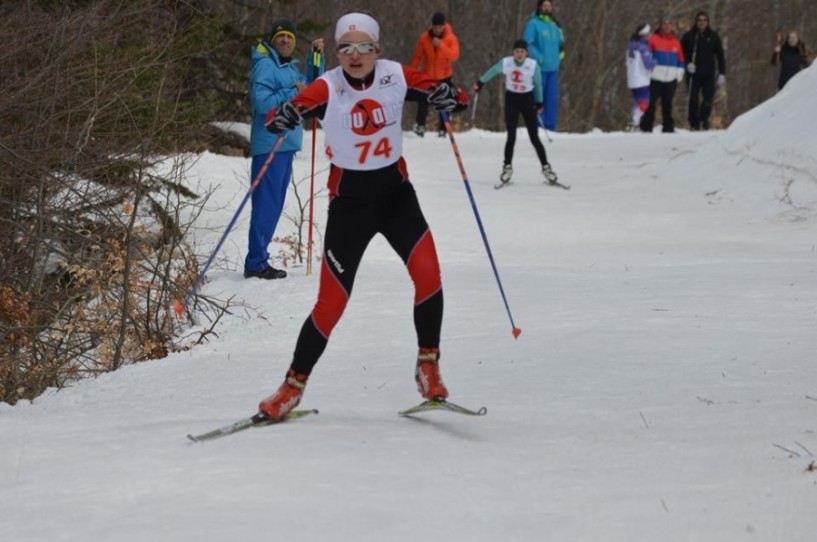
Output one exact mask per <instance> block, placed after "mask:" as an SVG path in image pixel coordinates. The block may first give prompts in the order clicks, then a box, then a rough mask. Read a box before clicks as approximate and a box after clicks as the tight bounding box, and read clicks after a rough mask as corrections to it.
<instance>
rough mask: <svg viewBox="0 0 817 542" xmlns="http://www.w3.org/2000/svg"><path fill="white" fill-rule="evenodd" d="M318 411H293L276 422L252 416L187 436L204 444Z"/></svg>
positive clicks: (260, 416)
mask: <svg viewBox="0 0 817 542" xmlns="http://www.w3.org/2000/svg"><path fill="white" fill-rule="evenodd" d="M317 413H318V411H317V410H315V409H311V410H293V411H292V412H290V413H289V415H287V417H286V418H284V419H282V420H280V421H275V420H273V419H271V418H268V417H267V416H265V415H263V414H260V413H259V414H256V415H255V416H251V417H249V418H244V419H243V420H238V421H237V422H235V423H231V424H230V425H225V426H224V427H219V428H218V429H214V430H213V431H209V432H207V433H202V434H201V435H187V438H189V439H190V440H192V441H193V442H204V441H206V440H214V439H217V438H221V437H226V436H227V435H232V434H234V433H238V432H239V431H243V430H245V429H249V428H250V427H261V426H264V425H275V424H278V423H284V422H288V421H290V420H297V419H298V418H303V417H304V416H309V415H310V414H317Z"/></svg>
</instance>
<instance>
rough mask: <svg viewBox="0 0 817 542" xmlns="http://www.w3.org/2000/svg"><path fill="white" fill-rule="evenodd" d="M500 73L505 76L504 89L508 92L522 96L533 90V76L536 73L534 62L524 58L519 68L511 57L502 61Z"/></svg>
mask: <svg viewBox="0 0 817 542" xmlns="http://www.w3.org/2000/svg"><path fill="white" fill-rule="evenodd" d="M502 72H503V73H504V74H505V88H506V89H507V90H508V91H509V92H516V93H517V94H524V93H526V92H531V91H532V90H533V76H534V74H535V73H536V61H535V60H533V59H532V58H526V59H525V61H524V62H523V63H522V65H521V66H519V65H518V64H517V63H516V60H515V59H514V57H512V56H506V57H505V58H504V59H503V61H502Z"/></svg>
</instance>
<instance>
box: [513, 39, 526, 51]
mask: <svg viewBox="0 0 817 542" xmlns="http://www.w3.org/2000/svg"><path fill="white" fill-rule="evenodd" d="M513 48H514V49H524V50H526V51H527V50H528V42H526V41H525V40H516V41H515V42H513Z"/></svg>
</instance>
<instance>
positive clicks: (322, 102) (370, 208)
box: [291, 66, 468, 376]
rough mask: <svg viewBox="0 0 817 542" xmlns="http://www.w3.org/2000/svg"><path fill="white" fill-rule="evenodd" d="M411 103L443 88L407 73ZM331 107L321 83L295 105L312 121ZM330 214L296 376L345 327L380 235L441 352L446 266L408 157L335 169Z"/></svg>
mask: <svg viewBox="0 0 817 542" xmlns="http://www.w3.org/2000/svg"><path fill="white" fill-rule="evenodd" d="M403 73H404V75H405V78H406V83H407V92H406V100H409V101H419V100H423V101H425V100H427V99H428V95H429V94H430V93H431V91H432V90H433V89H434V87H435V86H436V85H437V84H438V81H435V80H433V79H430V78H429V77H428V76H426V75H425V74H423V73H421V72H418V71H416V70H413V69H412V68H410V67H408V66H403ZM344 76H345V77H346V80H347V81H348V82H349V83H350V84H351V85H352V86H353V87H355V88H366V87H367V86H368V85H371V84H372V80H373V78H374V72H372V73H371V74H370V75H369V79H368V80H366V79H364V80H353V79H352V78H350V77H349V76H348V75H347V74H345V73H344ZM458 94H459V96H458V106H457V109H455V111H460V110H463V109H465V108H466V107H467V104H468V98H467V95H466V94H465V93H464V92H463V91H462V90H461V89H460V90H459V91H458ZM328 100H329V89H328V87H327V83H326V82H325V81H324V80H317V81H315V82H314V83H312V84H311V85H310V86H308V87H307V88H306V89H304V90H303V91H302V92H300V93H299V94H298V95H297V96H296V97H295V98H293V100H292V102H293V103H294V104H295V105H296V106H298V107H299V109H300V111H301V114H302V116H303V117H304V118H310V117H317V118H318V119H322V118H323V116H324V113H325V112H326V108H327V103H328ZM328 187H329V212H328V219H327V223H326V231H325V234H324V246H323V259H322V261H321V272H320V288H319V291H318V299H317V302H316V303H315V306H314V308H313V309H312V312H311V313H310V315H309V317H308V318H307V319H306V321H305V322H304V324H303V326H302V328H301V332H300V334H299V336H298V341H297V343H296V346H295V352H294V354H293V359H292V364H291V369H292V370H294V371H295V372H296V373H298V374H302V375H307V376H308V375H309V374H310V373H311V372H312V369H313V367H314V366H315V364H316V363H317V362H318V359H319V358H320V356H321V354H322V353H323V351H324V350H325V348H326V345H327V343H328V341H329V335H330V334H331V332H332V330H333V329H334V327H335V325H336V324H337V323H338V321H339V320H340V317H341V315H342V314H343V311H344V310H345V308H346V304H347V302H348V301H349V297H350V296H351V294H352V287H353V285H354V281H355V275H356V273H357V270H358V266H359V265H360V261H361V259H362V257H363V253H364V252H365V250H366V247H367V246H368V244H369V242H370V241H371V240H372V238H374V236H375V235H376V234H378V233H380V234H382V235H383V236H384V237H385V238H386V240H387V241H388V243H389V245H391V247H392V248H393V249H394V250H395V252H397V254H398V255H399V256H400V259H401V260H403V263H405V265H406V268H407V269H408V272H409V275H410V276H411V279H412V281H413V283H414V290H415V292H414V326H415V329H416V332H417V342H418V347H420V348H438V347H439V344H440V330H441V327H442V315H443V289H442V279H441V276H440V264H439V261H438V259H437V251H436V249H435V246H434V239H433V237H432V235H431V230H430V229H429V227H428V223H427V222H426V220H425V217H424V216H423V212H422V210H421V209H420V205H419V203H418V201H417V196H416V194H415V192H414V187H413V186H412V185H411V183H410V182H409V175H408V169H407V168H406V163H405V160H404V159H403V157H402V156H401V157H400V158H399V159H398V160H397V161H396V162H394V163H393V164H391V165H389V166H386V167H384V168H381V169H376V170H369V171H362V170H352V169H343V168H340V167H337V166H335V165H334V164H333V165H332V166H331V169H330V173H329V182H328Z"/></svg>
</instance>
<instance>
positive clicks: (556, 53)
mask: <svg viewBox="0 0 817 542" xmlns="http://www.w3.org/2000/svg"><path fill="white" fill-rule="evenodd" d="M522 39H524V40H525V41H526V42H527V43H528V56H530V57H531V58H532V59H534V60H535V61H536V62H538V63H539V69H540V70H541V72H542V94H543V98H544V101H543V102H542V103H543V108H542V112H541V113H540V115H539V116H540V118H541V119H542V126H544V127H545V128H546V129H548V130H550V131H551V132H555V131H556V124H557V121H558V116H559V68H560V67H561V64H562V60H563V59H564V56H565V52H564V43H565V38H564V33H563V32H562V27H561V25H560V24H559V22H558V21H557V20H556V17H554V16H553V2H552V1H551V0H539V1H538V2H537V3H536V11H534V12H533V13H532V14H531V16H530V19H529V20H528V22H527V24H526V25H525V30H524V31H523V32H522Z"/></svg>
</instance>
